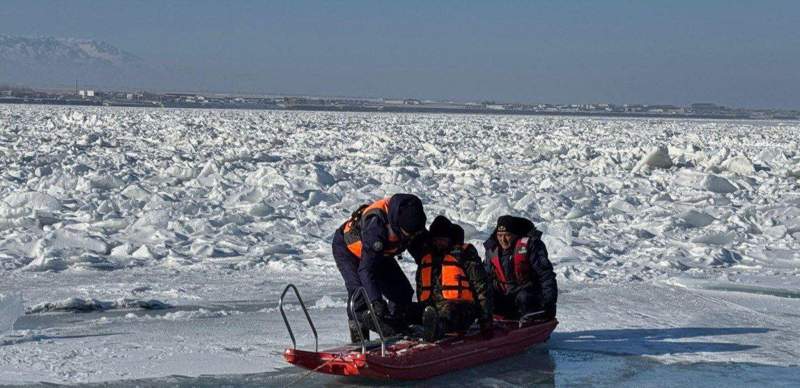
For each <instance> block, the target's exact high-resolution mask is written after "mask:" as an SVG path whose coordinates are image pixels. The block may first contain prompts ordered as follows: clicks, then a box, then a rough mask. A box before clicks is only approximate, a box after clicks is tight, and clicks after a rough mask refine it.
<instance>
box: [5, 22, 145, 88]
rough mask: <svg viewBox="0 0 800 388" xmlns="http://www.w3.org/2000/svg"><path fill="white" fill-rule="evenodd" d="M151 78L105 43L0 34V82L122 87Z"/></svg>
mask: <svg viewBox="0 0 800 388" xmlns="http://www.w3.org/2000/svg"><path fill="white" fill-rule="evenodd" d="M154 76H155V74H154V70H153V69H151V68H150V67H149V66H147V65H146V64H145V63H144V61H142V60H141V59H140V58H138V57H137V56H135V55H133V54H131V53H128V52H126V51H124V50H121V49H119V48H117V47H114V46H112V45H110V44H108V43H106V42H101V41H95V40H88V39H74V38H53V37H20V36H10V35H0V83H8V84H16V85H26V86H42V87H53V86H67V85H72V83H74V82H75V80H78V81H79V82H80V83H81V84H82V85H88V86H94V87H125V86H144V85H142V84H143V83H145V84H150V83H151V82H152V80H153V79H154ZM148 81H149V82H148Z"/></svg>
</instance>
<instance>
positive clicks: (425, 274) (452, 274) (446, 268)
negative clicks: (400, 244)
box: [417, 244, 475, 302]
mask: <svg viewBox="0 0 800 388" xmlns="http://www.w3.org/2000/svg"><path fill="white" fill-rule="evenodd" d="M467 246H468V244H465V245H463V246H459V247H455V248H453V250H452V251H450V253H448V254H446V255H444V257H443V258H442V271H441V282H442V297H443V298H444V299H445V300H449V301H457V302H472V301H474V300H475V298H474V296H473V294H472V287H471V286H470V284H469V279H468V278H467V274H466V273H465V272H464V268H463V267H462V266H461V262H460V261H459V258H460V257H461V253H462V252H463V251H464V250H466V249H467ZM418 271H419V284H418V289H417V299H418V300H419V301H420V302H425V301H427V300H428V299H430V297H431V292H432V291H433V279H432V277H433V255H431V254H430V253H429V254H427V255H425V256H423V257H422V260H421V261H420V264H419V269H418Z"/></svg>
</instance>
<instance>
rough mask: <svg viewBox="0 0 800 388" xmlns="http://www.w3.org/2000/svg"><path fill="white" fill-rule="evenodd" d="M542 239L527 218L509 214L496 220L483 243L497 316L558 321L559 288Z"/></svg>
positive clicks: (540, 234)
mask: <svg viewBox="0 0 800 388" xmlns="http://www.w3.org/2000/svg"><path fill="white" fill-rule="evenodd" d="M541 237H542V232H540V231H538V230H536V227H534V225H533V222H531V221H530V220H528V219H525V218H521V217H513V216H510V215H505V216H502V217H500V218H498V219H497V226H496V227H495V230H494V231H493V232H492V235H491V236H490V237H489V239H488V240H486V242H484V244H483V246H484V248H486V264H485V265H486V267H487V270H488V271H491V273H492V277H493V281H492V285H493V287H492V296H493V302H494V303H493V306H494V311H495V314H499V315H503V316H504V317H506V318H508V319H518V318H521V317H523V316H525V315H527V314H530V313H534V312H541V313H540V314H538V315H537V316H536V317H535V319H552V318H555V316H556V301H557V300H558V285H557V283H556V274H555V273H554V272H553V264H552V263H551V262H550V260H549V259H548V257H547V247H546V246H545V245H544V242H542V240H541Z"/></svg>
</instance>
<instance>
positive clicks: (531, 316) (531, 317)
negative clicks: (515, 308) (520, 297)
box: [519, 310, 544, 327]
mask: <svg viewBox="0 0 800 388" xmlns="http://www.w3.org/2000/svg"><path fill="white" fill-rule="evenodd" d="M540 315H544V310H540V311H534V312H532V313H528V314H525V315H523V316H522V317H520V318H519V327H522V326H525V324H526V323H528V322H530V321H533V320H536V318H537V317H538V316H540Z"/></svg>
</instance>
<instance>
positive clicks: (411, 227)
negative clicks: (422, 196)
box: [397, 197, 427, 233]
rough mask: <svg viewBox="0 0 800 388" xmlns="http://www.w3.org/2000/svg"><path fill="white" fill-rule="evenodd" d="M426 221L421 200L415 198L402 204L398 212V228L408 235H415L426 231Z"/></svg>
mask: <svg viewBox="0 0 800 388" xmlns="http://www.w3.org/2000/svg"><path fill="white" fill-rule="evenodd" d="M425 221H427V220H426V218H425V211H424V210H423V209H422V201H420V200H419V198H417V197H414V198H413V199H410V200H407V201H405V202H403V203H401V204H400V208H399V211H398V212H397V226H399V227H401V228H403V230H405V231H406V232H408V233H414V232H418V231H420V230H423V229H425Z"/></svg>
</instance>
